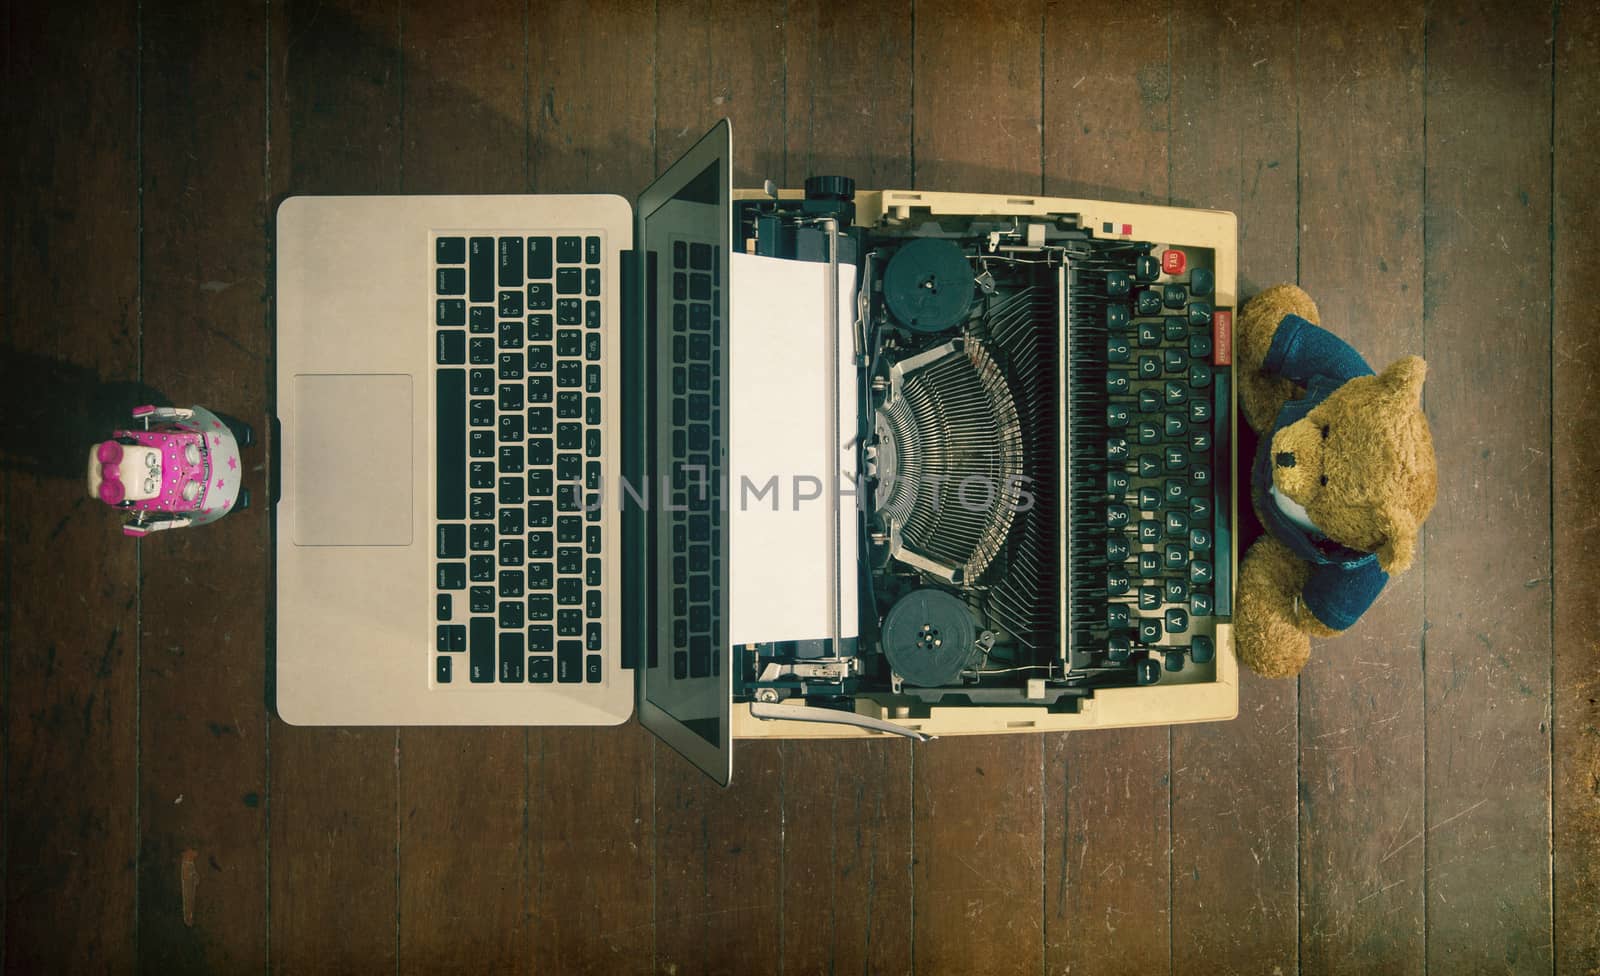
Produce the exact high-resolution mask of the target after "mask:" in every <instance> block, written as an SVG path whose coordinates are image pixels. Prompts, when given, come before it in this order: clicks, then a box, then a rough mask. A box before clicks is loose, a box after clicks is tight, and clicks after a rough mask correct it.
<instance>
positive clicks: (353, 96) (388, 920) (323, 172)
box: [269, 0, 402, 973]
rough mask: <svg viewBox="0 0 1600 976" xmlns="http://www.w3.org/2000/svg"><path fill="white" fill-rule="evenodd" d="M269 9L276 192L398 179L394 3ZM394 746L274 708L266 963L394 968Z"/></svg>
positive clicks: (393, 186)
mask: <svg viewBox="0 0 1600 976" xmlns="http://www.w3.org/2000/svg"><path fill="white" fill-rule="evenodd" d="M271 15H272V22H271V25H270V27H271V35H270V38H269V49H270V51H271V55H272V58H271V78H272V92H271V94H272V105H271V112H272V120H271V121H272V133H273V135H272V155H271V157H270V168H271V176H272V185H273V190H274V202H276V201H277V200H279V199H281V198H282V196H283V195H285V194H288V193H339V192H346V193H349V192H384V193H393V192H397V191H398V190H399V188H400V86H401V74H402V71H401V68H402V61H401V57H400V51H399V41H400V37H399V28H400V20H399V18H400V11H399V6H398V4H397V3H395V2H394V0H374V2H366V3H362V2H355V0H340V2H334V3H324V2H320V0H291V2H290V3H287V4H273V5H272V8H271ZM329 106H339V107H340V108H339V111H329V110H328V107H329ZM397 746H398V736H397V734H396V733H395V731H394V730H392V729H368V728H358V729H352V728H305V727H295V726H292V725H286V724H284V723H283V722H281V721H279V720H277V719H276V718H274V720H273V725H272V750H271V752H272V756H271V760H272V763H271V768H272V779H271V820H272V832H271V837H270V841H269V843H270V850H271V852H272V865H271V867H272V870H271V875H272V878H271V882H272V886H271V899H272V918H271V944H270V947H269V948H270V955H271V962H272V967H273V969H274V970H275V971H277V972H280V973H302V972H311V971H315V970H318V969H324V968H325V969H334V970H343V971H350V970H354V969H357V968H361V967H371V968H373V969H383V970H385V971H393V970H394V969H395V965H396V959H397V958H398V957H397V953H398V951H399V948H398V944H397V939H396V936H395V920H396V918H397V917H398V912H399V900H398V893H397V885H396V875H397V872H398V870H399V865H398V861H397V858H396V841H397V837H398V827H397V825H396V817H397V813H398V811H397V804H398V795H397V793H396V788H397V778H398V772H397V767H396V749H397Z"/></svg>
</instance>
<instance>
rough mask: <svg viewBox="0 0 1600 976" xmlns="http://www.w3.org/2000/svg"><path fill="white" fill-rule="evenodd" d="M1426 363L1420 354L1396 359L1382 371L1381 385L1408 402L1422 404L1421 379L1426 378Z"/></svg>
mask: <svg viewBox="0 0 1600 976" xmlns="http://www.w3.org/2000/svg"><path fill="white" fill-rule="evenodd" d="M1427 375H1428V364H1427V363H1426V362H1425V361H1423V358H1422V357H1421V356H1406V357H1404V358H1403V359H1396V360H1395V361H1394V362H1393V363H1391V364H1389V368H1388V369H1386V370H1384V371H1383V385H1384V386H1386V387H1388V388H1389V389H1390V390H1391V391H1393V392H1394V394H1395V396H1396V397H1397V398H1398V399H1399V400H1401V401H1403V402H1405V403H1408V404H1415V405H1418V406H1420V405H1421V404H1422V381H1423V380H1424V379H1426V378H1427Z"/></svg>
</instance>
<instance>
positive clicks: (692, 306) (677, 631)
mask: <svg viewBox="0 0 1600 976" xmlns="http://www.w3.org/2000/svg"><path fill="white" fill-rule="evenodd" d="M730 155H731V143H730V137H729V128H728V123H727V122H726V121H723V122H720V123H718V124H717V126H716V127H715V128H713V129H712V130H711V131H710V132H709V133H707V134H706V135H705V136H704V137H703V138H702V139H701V140H700V141H699V142H698V143H696V144H695V146H694V147H693V148H692V149H690V150H689V151H688V152H687V153H685V154H684V156H683V157H682V158H680V159H679V160H678V161H677V162H676V163H674V164H673V165H672V167H671V168H670V169H668V170H667V171H666V173H664V174H662V176H661V177H660V178H659V179H658V180H656V182H655V183H653V184H651V186H650V187H649V188H648V189H647V190H645V192H644V194H643V195H642V196H641V197H640V200H639V207H638V219H639V233H638V249H639V254H640V258H641V260H640V261H639V267H640V269H641V273H642V274H643V275H644V277H645V281H644V282H643V288H641V289H640V293H641V295H642V296H643V299H644V301H643V305H644V315H645V318H646V321H645V331H646V333H647V341H648V344H649V349H650V352H649V361H648V362H647V365H646V375H645V379H646V384H647V388H646V391H645V392H646V393H647V402H649V403H651V404H652V405H653V409H654V413H655V417H654V422H653V425H652V434H653V437H652V438H651V441H652V442H651V443H650V444H649V445H648V446H647V448H646V450H647V451H648V452H649V455H650V463H649V479H650V480H649V484H648V489H649V495H648V496H647V497H643V498H641V499H640V500H634V499H630V500H629V501H630V503H634V504H641V503H643V504H648V506H649V517H648V518H647V520H646V521H647V524H648V526H649V530H648V535H649V540H650V546H651V549H652V550H653V557H652V559H651V562H650V566H651V570H650V572H649V574H648V576H647V579H646V581H645V582H646V590H647V591H648V592H647V593H644V594H635V595H634V597H635V598H639V597H644V598H647V599H648V600H649V604H650V608H651V612H650V618H651V623H650V626H649V628H648V630H647V633H648V634H649V636H650V638H651V639H650V640H649V641H648V647H647V648H646V649H645V650H644V654H643V655H642V656H641V660H640V662H639V664H640V672H641V680H640V691H639V696H640V700H639V715H640V720H641V721H642V722H643V723H644V725H645V727H647V728H649V729H650V730H651V731H653V732H655V733H656V734H657V735H658V736H660V737H661V739H662V740H663V741H665V742H666V743H667V744H668V745H670V746H672V747H673V748H674V749H676V750H677V751H678V752H680V753H682V754H683V755H684V756H685V757H686V758H688V759H689V760H690V761H691V762H693V763H695V764H696V765H697V766H699V767H700V768H701V769H703V770H705V771H706V773H708V774H709V775H710V776H711V777H712V778H714V779H716V780H717V781H718V782H719V783H722V784H723V785H727V783H728V779H729V777H730V774H731V771H732V748H731V746H732V743H731V736H730V731H729V726H728V712H729V708H730V705H731V701H730V689H731V687H732V674H731V671H732V666H731V662H732V657H731V651H730V645H729V643H728V627H727V621H728V602H727V601H728V597H727V594H728V586H727V581H728V520H727V507H726V505H725V504H724V499H723V497H722V495H723V493H724V492H725V491H726V480H727V478H726V468H727V443H728V441H727V438H728V417H727V412H726V409H725V405H726V402H727V398H726V396H727V383H726V375H727V363H728V343H727V320H728V288H727V274H728V253H729V247H730V244H731V238H732V223H731V219H732V218H731V213H732V211H731V203H730V200H731V196H732V183H731V167H730ZM641 494H642V493H641Z"/></svg>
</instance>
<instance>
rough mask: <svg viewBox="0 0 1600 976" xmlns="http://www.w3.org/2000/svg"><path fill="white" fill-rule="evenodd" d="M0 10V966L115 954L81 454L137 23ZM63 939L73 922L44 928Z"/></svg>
mask: <svg viewBox="0 0 1600 976" xmlns="http://www.w3.org/2000/svg"><path fill="white" fill-rule="evenodd" d="M8 7H9V9H8V10H7V11H6V13H5V17H6V20H7V25H6V28H5V33H6V38H5V52H6V53H5V55H4V57H3V58H0V78H3V82H0V86H3V88H4V90H5V98H4V119H5V121H4V126H5V131H6V133H7V134H8V136H10V138H9V139H8V145H9V149H8V151H7V152H6V153H5V154H4V159H3V160H0V182H3V184H4V210H3V214H4V218H3V219H4V230H3V233H4V235H5V239H6V249H5V254H6V257H5V260H4V261H0V285H3V287H0V309H3V311H0V398H3V401H0V402H3V406H0V414H3V415H4V416H5V418H6V423H5V432H4V433H3V434H0V472H3V477H4V480H5V489H4V491H5V501H4V520H5V529H4V532H5V538H4V543H3V545H0V549H3V556H0V560H3V569H0V579H3V585H4V586H5V603H4V608H3V609H0V643H3V645H4V647H3V654H4V660H5V671H4V678H3V679H0V680H3V694H4V697H5V716H4V720H3V721H4V733H3V736H4V747H5V766H4V777H5V779H4V784H3V792H4V801H3V803H4V810H5V820H6V822H5V825H4V827H3V831H4V840H5V845H6V849H5V854H4V885H5V889H4V899H3V907H0V917H3V927H0V967H3V969H4V971H6V972H18V973H36V972H83V971H87V970H94V969H110V970H118V971H127V970H130V969H132V967H133V965H134V944H135V943H134V933H135V925H136V923H135V897H134V896H135V891H136V878H135V872H134V864H135V859H136V855H137V850H138V836H137V832H136V830H137V827H136V825H137V820H136V805H135V804H136V798H135V785H134V784H135V782H136V780H135V776H136V773H135V763H136V759H137V746H136V744H135V743H136V738H135V737H136V735H137V731H136V730H137V729H138V723H139V718H138V707H137V698H136V681H137V666H138V602H137V594H138V590H137V574H138V562H137V559H138V556H137V551H138V550H137V547H136V546H135V545H134V544H133V543H131V542H129V541H127V540H125V539H123V538H122V537H121V533H120V532H119V530H118V528H117V526H118V519H117V517H116V515H115V514H114V513H112V512H109V511H107V510H106V508H105V506H104V505H102V504H101V503H100V502H99V501H98V500H96V499H91V498H89V497H87V496H86V495H85V494H84V489H83V487H82V486H83V482H82V480H81V479H82V478H83V458H84V457H85V452H87V451H88V450H89V448H90V446H91V445H92V444H94V443H95V442H96V441H99V440H102V439H104V438H105V437H106V436H108V435H109V434H110V432H111V430H112V429H113V428H114V427H115V426H116V425H118V424H119V423H121V422H123V421H124V420H126V418H127V410H128V408H129V407H131V406H134V405H135V403H136V402H137V399H136V398H137V397H139V396H140V395H141V388H140V387H139V386H138V383H137V375H138V373H137V371H138V342H139V310H138V301H137V296H138V254H139V250H138V248H139V238H138V202H137V192H138V171H137V148H136V147H137V135H138V134H137V128H136V125H135V122H134V120H135V118H136V117H137V103H136V101H135V97H134V93H135V91H136V90H137V86H136V78H137V65H136V64H135V62H134V59H133V56H132V52H133V48H134V43H135V38H136V37H137V24H136V22H135V19H134V10H133V8H132V7H131V6H126V5H125V6H122V7H119V8H116V9H108V10H105V11H102V12H101V13H100V14H99V15H98V19H97V28H98V31H99V33H98V36H97V39H96V43H95V44H94V45H91V46H85V45H84V44H83V43H82V39H81V36H80V34H79V32H78V30H77V26H78V24H79V22H80V19H81V14H80V13H79V12H77V11H75V10H72V9H68V8H57V7H52V6H50V5H33V4H23V3H12V4H9V5H8ZM63 931H70V932H72V933H74V937H73V938H62V937H61V933H62V932H63Z"/></svg>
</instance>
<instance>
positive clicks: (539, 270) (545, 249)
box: [528, 237, 554, 280]
mask: <svg viewBox="0 0 1600 976" xmlns="http://www.w3.org/2000/svg"><path fill="white" fill-rule="evenodd" d="M553 258H554V253H553V252H552V251H551V245H550V238H548V237H530V238H528V277H529V278H533V279H536V280H537V279H540V278H548V277H550V271H551V269H552V268H553V267H554V262H553Z"/></svg>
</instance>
